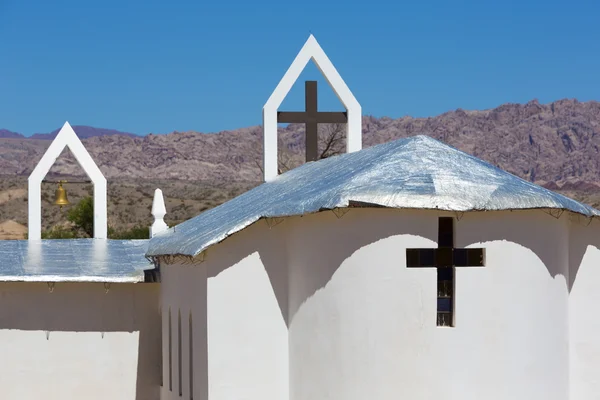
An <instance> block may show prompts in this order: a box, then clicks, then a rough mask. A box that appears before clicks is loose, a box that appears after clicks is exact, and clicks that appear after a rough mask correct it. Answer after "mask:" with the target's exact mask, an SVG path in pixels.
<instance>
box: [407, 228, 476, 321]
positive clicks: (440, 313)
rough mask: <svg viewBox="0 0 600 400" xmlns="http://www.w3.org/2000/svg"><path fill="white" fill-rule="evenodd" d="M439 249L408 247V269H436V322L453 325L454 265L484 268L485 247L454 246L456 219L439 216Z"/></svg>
mask: <svg viewBox="0 0 600 400" xmlns="http://www.w3.org/2000/svg"><path fill="white" fill-rule="evenodd" d="M438 226H439V227H438V248H437V249H406V266H407V267H408V268H423V267H425V268H426V267H434V268H436V269H437V293H438V296H437V325H438V326H454V291H455V290H454V289H455V282H454V280H455V278H454V276H455V267H483V266H485V261H484V255H485V253H484V249H455V248H454V218H452V217H440V219H439V225H438Z"/></svg>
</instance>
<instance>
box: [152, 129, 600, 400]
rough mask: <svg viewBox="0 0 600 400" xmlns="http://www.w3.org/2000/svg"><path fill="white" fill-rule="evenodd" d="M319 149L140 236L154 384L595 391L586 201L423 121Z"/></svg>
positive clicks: (594, 251)
mask: <svg viewBox="0 0 600 400" xmlns="http://www.w3.org/2000/svg"><path fill="white" fill-rule="evenodd" d="M426 154H429V156H427V155H426ZM413 157H416V158H419V159H420V161H421V165H419V168H414V169H409V170H408V171H407V168H410V166H411V165H413V161H414V160H413ZM335 158H336V160H333V159H331V160H321V161H319V162H317V163H313V164H307V165H305V166H303V167H300V168H298V169H297V170H293V171H290V172H288V173H286V174H284V175H282V176H280V177H279V178H278V179H276V180H274V181H273V182H272V183H267V184H264V185H263V186H262V187H259V188H257V189H255V190H253V191H251V192H248V193H246V194H244V195H242V196H240V197H239V198H237V199H234V200H232V201H231V202H229V203H226V204H224V205H222V206H220V207H217V208H216V209H214V211H208V212H205V213H204V214H202V215H200V216H199V217H197V218H196V219H192V220H190V221H187V222H185V223H183V224H181V225H179V226H178V228H177V229H176V230H175V231H169V232H166V233H165V234H161V235H159V236H157V237H155V238H154V239H152V240H151V242H150V245H149V255H150V256H152V257H155V258H156V260H157V261H158V263H159V264H160V269H161V276H162V284H161V299H162V313H163V316H165V315H169V314H170V315H171V318H170V319H169V318H163V320H162V321H163V382H169V385H168V386H163V388H162V393H163V398H165V399H177V398H181V396H182V397H183V398H198V396H200V398H208V399H230V398H248V399H254V398H256V399H258V398H261V399H281V398H285V399H294V400H298V399H302V400H304V399H306V400H309V399H330V398H344V399H364V398H378V399H393V398H397V397H398V396H401V397H407V398H416V399H437V398H450V399H481V398H485V399H506V398H511V399H523V400H525V399H532V398H544V399H556V400H567V399H594V398H599V397H598V396H600V395H599V394H598V393H600V387H599V386H598V382H597V380H596V379H595V378H594V376H595V372H594V371H595V370H596V367H597V365H598V362H599V361H600V359H598V357H596V356H595V355H594V354H598V351H600V339H598V338H597V337H596V336H595V334H594V332H598V330H597V327H596V322H595V318H593V311H592V307H593V304H594V303H595V301H594V300H595V297H596V294H595V290H594V289H593V286H594V285H593V284H592V282H593V281H594V280H595V277H596V276H597V275H599V274H600V272H599V271H598V270H597V266H598V263H599V262H600V239H599V238H600V229H599V228H600V225H598V222H597V221H596V220H595V219H593V217H592V216H593V215H597V213H598V211H596V210H594V209H591V208H589V207H586V206H584V205H582V204H579V203H576V202H574V201H572V200H570V199H567V198H563V197H562V196H560V195H557V194H554V193H552V192H549V191H547V190H546V189H543V188H540V187H536V186H535V185H532V184H530V183H528V182H525V181H521V180H520V179H519V178H516V177H514V176H512V175H510V174H507V173H505V172H503V171H499V170H497V169H495V168H493V167H492V166H489V165H486V164H485V163H483V162H481V161H479V160H476V159H474V158H472V157H470V156H467V155H466V154H464V153H462V154H461V153H460V152H458V151H456V150H454V149H451V148H449V147H447V146H445V145H442V144H441V143H439V142H435V141H434V140H432V139H428V138H420V137H417V138H410V139H405V140H401V141H398V142H396V143H394V142H393V143H388V144H385V145H380V146H376V147H373V148H370V149H367V150H363V151H361V152H358V153H353V154H348V155H343V156H339V157H335ZM355 163H356V164H355ZM359 163H362V165H363V166H364V165H367V166H368V167H367V168H361V167H356V166H357V165H358V164H359ZM447 163H450V165H453V166H456V167H461V168H460V169H457V170H447V169H446V168H447V167H449V165H448V164H447ZM353 165H354V166H355V167H356V168H354V169H353V168H352V166H353ZM357 169H358V170H359V171H358V172H357ZM347 170H353V171H354V173H353V174H348V175H347V176H346V177H344V178H338V174H343V173H344V171H347ZM375 171H379V174H377V173H375ZM363 174H364V175H363ZM319 178H320V179H321V180H322V182H319ZM480 179H481V180H480ZM309 181H312V182H315V183H314V185H313V187H311V186H309V185H306V186H302V183H303V182H309ZM453 182H460V183H457V184H456V185H453V184H452V183H453ZM397 185H398V186H397ZM298 186H301V187H300V188H298ZM314 186H316V187H318V188H319V189H322V190H323V191H316V190H314V189H315V187H314ZM461 186H462V187H461ZM483 186H488V187H487V188H484V187H483ZM326 188H328V189H326ZM465 188H468V189H469V190H464V189H465ZM323 192H325V193H323ZM276 193H279V194H280V196H279V197H277V196H276ZM263 196H264V197H263ZM260 198H262V199H263V202H262V205H261V206H257V203H258V202H257V200H258V199H260ZM267 198H272V199H273V200H272V201H268V200H266V199H267ZM265 202H266V203H267V204H265ZM477 202H479V203H477ZM401 204H410V205H411V206H410V207H401V206H400V205H401ZM417 204H421V205H422V207H420V208H419V207H417ZM435 204H437V205H438V207H437V209H436V207H435ZM477 204H479V206H477ZM552 204H555V205H556V206H557V208H554V207H552ZM334 205H339V206H340V207H337V206H334ZM559 205H560V208H558V206H559ZM442 208H446V210H442ZM452 208H454V209H455V210H451V209H452ZM449 209H450V210H449ZM469 209H472V210H471V211H467V210H469ZM302 210H303V211H302ZM258 216H260V218H259V217H258ZM216 221H220V223H219V226H221V227H222V229H219V228H217V229H215V226H216ZM448 254H449V255H448ZM180 314H181V315H182V319H183V321H184V322H183V323H182V324H180V323H179V315H180ZM180 336H181V340H179V338H180ZM169 338H171V340H169ZM175 338H176V339H175ZM180 343H181V344H180ZM169 344H170V345H169Z"/></svg>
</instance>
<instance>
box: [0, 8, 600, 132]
mask: <svg viewBox="0 0 600 400" xmlns="http://www.w3.org/2000/svg"><path fill="white" fill-rule="evenodd" d="M599 17H600V2H598V1H592V0H589V1H583V0H570V1H568V2H567V1H564V0H561V1H558V0H546V1H537V0H536V1H534V0H521V1H511V0H504V1H481V0H478V1H471V0H469V1H460V0H454V1H441V0H429V1H427V0H422V1H410V2H405V1H391V0H388V1H381V0H371V1H368V2H364V1H363V2H355V3H352V2H349V1H324V0H322V1H318V0H303V1H295V2H286V1H271V0H269V1H219V2H204V1H193V2H185V1H177V0H171V1H160V2H159V1H152V0H145V1H128V0H121V1H115V0H103V1H98V2H89V1H82V0H53V1H44V0H0V128H6V129H10V130H13V131H17V132H21V133H24V134H26V135H29V134H33V133H36V132H48V131H51V130H53V129H56V128H58V127H60V126H61V125H62V123H64V121H65V120H68V121H69V122H71V123H72V124H75V125H92V126H96V127H104V128H113V129H119V130H123V131H128V132H133V133H138V134H146V133H150V132H152V133H168V132H172V131H174V130H178V131H187V130H195V131H201V132H214V131H220V130H226V129H235V128H239V127H245V126H251V125H257V124H260V123H261V109H262V106H263V104H264V103H265V101H266V100H267V98H268V97H269V95H270V94H271V92H272V90H273V89H274V88H275V86H276V85H277V83H278V82H279V79H281V77H282V76H283V74H284V73H285V71H286V69H287V68H288V66H289V64H290V63H291V62H292V60H293V59H294V57H295V55H296V53H297V52H298V51H299V50H300V48H301V47H302V45H303V43H304V41H305V40H306V39H307V38H308V35H309V32H312V33H313V34H314V35H315V37H316V38H317V40H318V41H319V43H320V44H321V46H322V47H323V49H324V50H325V52H326V53H327V54H328V55H329V57H330V59H331V60H332V62H333V63H334V65H335V66H336V68H337V69H338V71H339V72H340V74H341V75H342V77H343V78H344V79H345V81H346V83H347V84H348V86H349V87H350V89H351V90H352V92H353V93H354V95H355V96H356V97H357V99H358V100H359V102H360V103H361V104H362V107H363V111H364V113H365V114H371V115H375V116H390V117H402V116H405V115H411V116H433V115H437V114H440V113H442V112H445V111H448V110H453V109H456V108H463V109H486V108H492V107H495V106H497V105H500V104H502V103H506V102H527V101H529V100H531V99H534V98H537V99H539V101H540V102H544V103H546V102H550V101H554V100H557V99H561V98H565V97H568V98H578V99H579V100H581V101H587V100H594V99H595V100H600V23H598V18H599ZM305 79H317V80H319V87H320V88H321V89H322V90H321V96H320V98H319V101H320V104H319V106H320V108H321V109H322V110H326V109H330V110H336V109H340V108H341V106H340V105H339V104H338V102H337V99H336V98H335V96H334V95H333V94H332V93H331V91H330V89H329V88H327V91H326V90H325V89H326V87H325V85H326V83H325V82H324V81H323V79H321V77H320V76H319V73H318V71H317V69H316V68H315V67H314V66H312V65H310V66H309V68H307V69H306V70H305V72H304V73H303V75H302V76H301V79H300V80H299V82H298V83H297V85H296V86H295V87H294V89H293V90H292V92H291V93H290V95H289V96H288V98H287V99H286V101H285V102H284V104H283V106H282V109H284V108H285V109H286V110H296V109H300V108H301V107H302V106H303V84H302V81H303V80H305Z"/></svg>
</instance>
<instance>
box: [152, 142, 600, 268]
mask: <svg viewBox="0 0 600 400" xmlns="http://www.w3.org/2000/svg"><path fill="white" fill-rule="evenodd" d="M351 202H357V203H367V204H373V205H379V206H384V207H392V208H411V209H439V210H445V211H458V212H462V211H484V210H485V211H492V210H519V209H521V210H522V209H538V208H543V209H561V210H568V211H572V212H574V213H579V214H582V215H584V216H587V217H595V216H598V215H600V211H598V210H596V209H594V208H592V207H590V206H587V205H585V204H582V203H579V202H577V201H575V200H572V199H569V198H567V197H565V196H562V195H560V194H557V193H554V192H552V191H550V190H548V189H545V188H543V187H540V186H538V185H535V184H533V183H531V182H528V181H525V180H523V179H521V178H518V177H516V176H514V175H512V174H509V173H508V172H505V171H503V170H501V169H499V168H496V167H494V166H493V165H491V164H488V163H486V162H484V161H482V160H480V159H478V158H476V157H473V156H470V155H468V154H466V153H464V152H462V151H459V150H457V149H455V148H453V147H450V146H448V145H446V144H444V143H441V142H439V141H437V140H435V139H432V138H430V137H428V136H414V137H410V138H405V139H399V140H395V141H392V142H388V143H385V144H381V145H377V146H373V147H370V148H368V149H364V150H361V151H358V152H355V153H350V154H344V155H340V156H337V157H331V158H327V159H324V160H320V161H317V162H312V163H307V164H304V165H303V166H301V167H299V168H296V169H293V170H291V171H289V172H286V173H284V174H282V175H280V176H278V177H277V178H276V179H274V180H273V181H271V182H268V183H264V184H262V185H260V186H258V187H256V188H254V189H252V190H250V191H248V192H246V193H244V194H242V195H241V196H239V197H237V198H235V199H233V200H231V201H228V202H227V203H224V204H222V205H220V206H219V207H215V208H213V209H211V210H208V211H205V212H204V213H202V214H200V215H198V216H197V217H195V218H192V219H190V220H188V221H185V222H183V223H181V224H179V225H177V226H176V227H174V228H171V229H169V230H168V231H166V232H163V233H161V234H159V235H157V236H156V237H154V238H153V239H151V240H150V244H149V247H148V252H147V253H146V255H147V256H149V257H156V256H161V255H186V256H195V255H198V254H199V253H201V252H202V251H203V250H205V249H206V248H208V247H209V246H211V245H213V244H215V243H218V242H220V241H222V240H223V239H225V238H226V237H227V236H229V235H232V234H234V233H236V232H238V231H240V230H242V229H244V228H245V227H247V226H249V225H250V224H252V223H254V222H255V221H257V220H258V219H260V218H263V217H287V216H294V215H302V214H307V213H314V212H318V211H320V210H324V209H335V208H341V207H348V206H349V205H350V203H351Z"/></svg>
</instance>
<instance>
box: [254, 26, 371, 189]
mask: <svg viewBox="0 0 600 400" xmlns="http://www.w3.org/2000/svg"><path fill="white" fill-rule="evenodd" d="M310 60H312V61H313V62H314V63H315V65H316V66H317V68H319V70H320V71H321V74H323V76H324V77H325V79H326V80H327V83H329V86H330V87H331V88H332V89H333V91H334V92H335V94H336V95H337V97H338V99H339V100H340V102H341V103H342V104H343V105H344V107H346V111H347V113H348V124H347V136H346V151H347V152H348V153H351V152H354V151H358V150H360V149H361V148H362V109H361V106H360V104H359V103H358V101H357V100H356V98H355V97H354V95H353V94H352V92H351V91H350V89H349V88H348V86H347V85H346V83H345V82H344V80H343V79H342V77H341V76H340V74H339V73H338V72H337V70H336V69H335V67H334V66H333V64H332V63H331V61H330V60H329V58H328V57H327V55H326V54H325V52H324V51H323V49H322V48H321V46H320V45H319V43H318V42H317V39H315V37H314V36H313V35H310V36H309V38H308V40H307V41H306V43H304V46H303V47H302V49H301V50H300V52H299V53H298V55H297V56H296V58H295V59H294V61H293V62H292V65H290V67H289V68H288V70H287V72H286V73H285V75H284V76H283V78H281V81H280V82H279V84H278V85H277V87H276V88H275V90H274V91H273V93H272V94H271V96H270V97H269V100H267V102H266V103H265V105H264V107H263V143H264V148H263V162H264V164H263V166H264V179H265V181H270V180H273V179H274V178H275V177H276V176H277V151H278V150H277V109H278V108H279V106H280V105H281V103H282V102H283V100H284V99H285V97H286V96H287V94H288V93H289V91H290V90H291V88H292V86H293V85H294V83H295V82H296V80H298V77H300V74H301V73H302V71H303V70H304V68H306V65H307V64H308V62H309V61H310Z"/></svg>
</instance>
